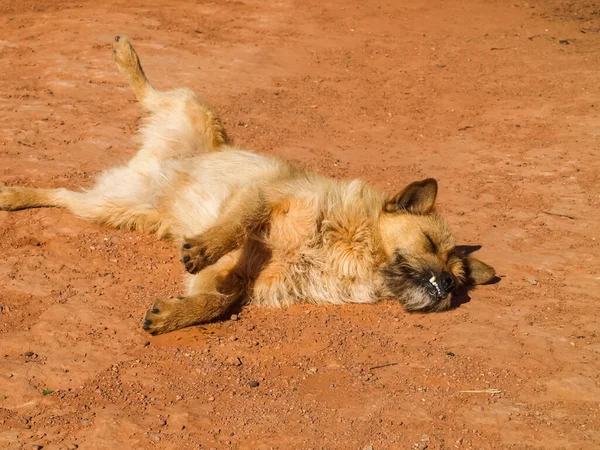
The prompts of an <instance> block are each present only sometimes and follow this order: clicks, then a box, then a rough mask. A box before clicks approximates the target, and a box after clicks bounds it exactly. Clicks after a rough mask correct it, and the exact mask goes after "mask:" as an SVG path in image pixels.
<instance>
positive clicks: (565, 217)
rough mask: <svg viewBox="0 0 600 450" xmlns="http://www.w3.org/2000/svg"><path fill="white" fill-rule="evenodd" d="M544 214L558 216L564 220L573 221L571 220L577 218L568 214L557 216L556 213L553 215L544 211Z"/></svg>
mask: <svg viewBox="0 0 600 450" xmlns="http://www.w3.org/2000/svg"><path fill="white" fill-rule="evenodd" d="M542 212H543V213H544V214H548V215H549V216H556V217H562V218H563V219H571V220H575V217H573V216H567V215H566V214H556V213H551V212H548V211H542Z"/></svg>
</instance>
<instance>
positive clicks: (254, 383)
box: [248, 380, 259, 388]
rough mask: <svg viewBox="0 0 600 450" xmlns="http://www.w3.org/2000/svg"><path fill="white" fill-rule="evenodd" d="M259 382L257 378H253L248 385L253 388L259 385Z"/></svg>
mask: <svg viewBox="0 0 600 450" xmlns="http://www.w3.org/2000/svg"><path fill="white" fill-rule="evenodd" d="M258 385H259V383H258V381H256V380H252V381H249V382H248V386H250V387H251V388H255V387H258Z"/></svg>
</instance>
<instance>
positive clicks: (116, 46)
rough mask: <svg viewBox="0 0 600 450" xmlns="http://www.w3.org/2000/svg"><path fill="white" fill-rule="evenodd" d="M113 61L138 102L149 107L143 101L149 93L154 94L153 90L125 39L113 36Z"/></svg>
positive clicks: (133, 51) (136, 56) (138, 60)
mask: <svg viewBox="0 0 600 450" xmlns="http://www.w3.org/2000/svg"><path fill="white" fill-rule="evenodd" d="M113 59H114V60H115V62H116V63H117V67H118V68H119V70H120V71H121V72H123V73H124V74H125V76H126V77H127V81H129V84H130V85H131V88H132V89H133V92H134V93H135V96H136V98H137V99H138V102H140V103H141V104H142V105H144V106H146V107H148V106H150V105H151V104H150V105H147V104H146V101H145V100H146V98H147V96H148V94H149V93H150V94H152V93H153V92H154V88H153V87H152V85H151V84H150V82H149V81H148V78H146V74H145V73H144V69H142V65H141V64H140V59H139V58H138V55H137V53H136V52H135V50H134V49H133V47H132V46H131V44H130V43H129V40H128V39H127V38H126V37H120V36H115V42H114V43H113Z"/></svg>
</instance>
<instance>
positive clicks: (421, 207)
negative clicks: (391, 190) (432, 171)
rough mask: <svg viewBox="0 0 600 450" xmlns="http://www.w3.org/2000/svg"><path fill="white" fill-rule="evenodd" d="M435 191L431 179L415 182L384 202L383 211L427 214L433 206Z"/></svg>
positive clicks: (435, 182) (433, 181)
mask: <svg viewBox="0 0 600 450" xmlns="http://www.w3.org/2000/svg"><path fill="white" fill-rule="evenodd" d="M437 190H438V185H437V181H435V180H434V179H433V178H427V179H425V180H422V181H415V182H414V183H410V184H409V185H408V186H406V187H405V188H404V189H403V190H402V191H400V193H398V194H396V195H395V196H394V197H393V198H392V199H391V200H388V201H386V202H385V207H384V210H385V212H389V213H393V212H396V211H406V212H410V213H413V214H429V213H430V212H431V211H432V210H433V205H435V198H436V197H437Z"/></svg>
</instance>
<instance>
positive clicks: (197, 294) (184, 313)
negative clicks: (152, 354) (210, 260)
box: [144, 250, 246, 334]
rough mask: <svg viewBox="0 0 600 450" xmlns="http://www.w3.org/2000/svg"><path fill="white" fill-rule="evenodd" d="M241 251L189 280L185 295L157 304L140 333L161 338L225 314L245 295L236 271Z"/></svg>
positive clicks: (230, 254) (228, 255) (239, 275)
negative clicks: (143, 331)
mask: <svg viewBox="0 0 600 450" xmlns="http://www.w3.org/2000/svg"><path fill="white" fill-rule="evenodd" d="M240 255H241V250H237V251H235V252H232V253H229V254H227V255H225V256H224V257H223V258H221V259H220V260H219V261H218V262H217V263H216V264H214V265H213V266H210V267H207V268H206V269H204V270H203V271H202V272H200V273H199V274H198V275H196V276H194V277H192V278H191V279H190V285H189V287H188V291H189V292H188V295H187V296H184V297H174V298H170V299H167V300H158V301H157V302H156V303H155V304H154V306H153V307H152V308H151V309H150V310H148V312H147V313H146V318H145V320H144V329H145V330H146V331H148V332H149V333H150V334H162V333H168V332H169V331H175V330H179V329H180V328H184V327H188V326H191V325H196V324H199V323H205V322H209V321H211V320H213V319H216V318H218V317H220V316H222V315H223V314H225V313H226V312H227V311H228V310H229V309H230V308H231V307H232V306H233V305H234V304H235V303H236V302H238V301H240V300H241V297H242V296H243V294H245V293H246V284H245V282H244V281H243V280H244V277H243V276H241V274H240V273H239V271H238V270H237V265H238V263H239V259H240Z"/></svg>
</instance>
